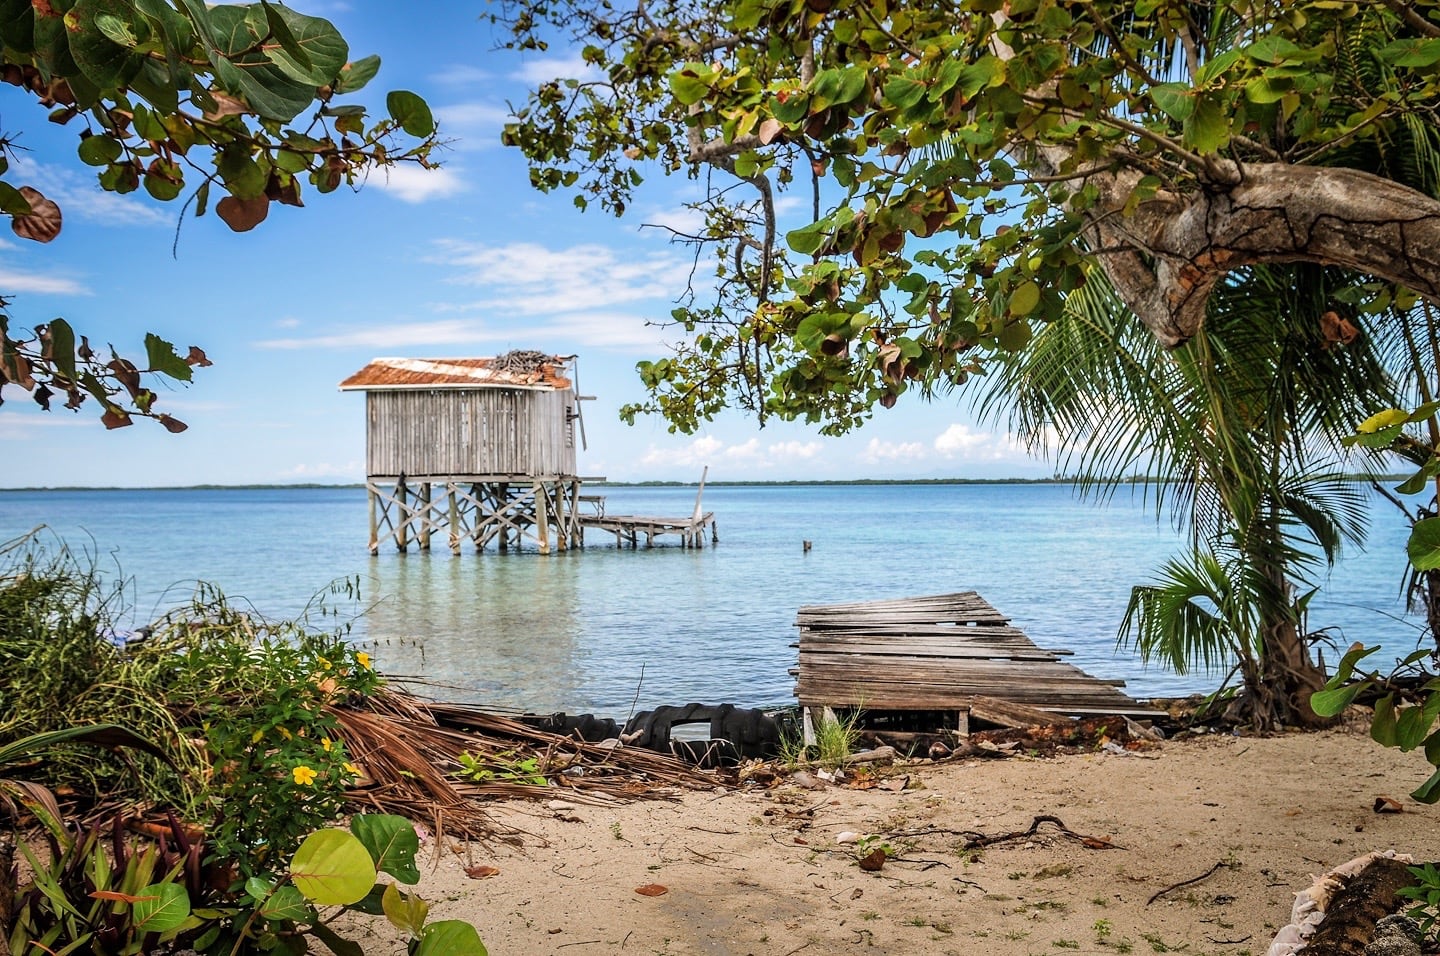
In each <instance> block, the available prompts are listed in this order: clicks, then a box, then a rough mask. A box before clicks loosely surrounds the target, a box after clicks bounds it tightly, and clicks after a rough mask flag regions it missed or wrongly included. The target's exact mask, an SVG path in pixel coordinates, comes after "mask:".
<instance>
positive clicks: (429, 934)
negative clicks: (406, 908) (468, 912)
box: [415, 919, 489, 956]
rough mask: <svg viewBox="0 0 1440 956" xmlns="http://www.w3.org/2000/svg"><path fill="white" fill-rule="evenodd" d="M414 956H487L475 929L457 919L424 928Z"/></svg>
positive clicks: (442, 921) (435, 923)
mask: <svg viewBox="0 0 1440 956" xmlns="http://www.w3.org/2000/svg"><path fill="white" fill-rule="evenodd" d="M415 956H489V954H488V952H487V950H486V949H485V944H484V943H482V942H481V941H480V934H479V933H477V932H476V931H475V927H473V926H471V925H470V924H469V923H466V922H464V921H462V920H458V919H442V920H439V921H437V922H434V923H431V924H430V925H429V926H427V927H425V934H424V935H423V936H421V937H420V946H419V947H418V948H417V949H416V950H415Z"/></svg>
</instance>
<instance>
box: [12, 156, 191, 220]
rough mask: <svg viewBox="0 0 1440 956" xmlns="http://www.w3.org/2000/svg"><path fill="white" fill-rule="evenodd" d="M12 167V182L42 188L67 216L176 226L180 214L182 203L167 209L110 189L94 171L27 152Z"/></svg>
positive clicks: (15, 158)
mask: <svg viewBox="0 0 1440 956" xmlns="http://www.w3.org/2000/svg"><path fill="white" fill-rule="evenodd" d="M10 169H11V174H10V176H9V177H8V178H9V180H10V181H11V182H13V183H16V184H21V185H29V186H34V187H35V188H36V189H38V190H40V192H42V193H44V194H45V196H46V198H48V199H51V200H53V201H54V202H55V203H56V205H58V206H59V207H60V212H61V214H62V215H63V216H65V218H66V219H69V218H71V217H75V216H78V217H79V218H81V219H89V220H93V221H96V222H101V223H106V224H109V225H121V226H173V225H174V224H175V219H176V217H177V216H179V214H180V204H179V203H173V204H171V208H170V209H169V210H168V211H167V210H166V209H165V208H163V207H161V206H158V205H151V204H148V203H146V202H145V201H143V200H139V199H133V198H130V197H128V196H119V195H116V194H115V193H109V192H106V191H105V190H103V189H101V188H100V184H99V183H98V182H96V180H95V178H94V177H93V175H90V174H83V173H79V172H75V171H73V170H69V169H62V168H59V167H55V166H46V165H42V164H40V163H37V162H35V161H34V160H33V159H30V158H29V157H26V156H16V157H14V158H13V159H12V160H11V162H10Z"/></svg>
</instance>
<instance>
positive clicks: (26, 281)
mask: <svg viewBox="0 0 1440 956" xmlns="http://www.w3.org/2000/svg"><path fill="white" fill-rule="evenodd" d="M0 290H3V292H4V294H5V295H12V294H18V293H22V292H29V293H34V294H36V295H94V294H95V293H94V291H93V290H91V289H89V288H86V287H85V286H84V285H82V284H81V283H79V282H77V281H76V280H74V279H71V278H67V277H65V276H56V275H48V276H47V275H37V274H36V273H33V272H17V271H15V270H14V269H5V268H0Z"/></svg>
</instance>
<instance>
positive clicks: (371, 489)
mask: <svg viewBox="0 0 1440 956" xmlns="http://www.w3.org/2000/svg"><path fill="white" fill-rule="evenodd" d="M375 494H376V492H375V483H374V482H373V481H367V482H365V496H366V498H368V499H369V501H370V553H371V554H379V553H380V538H379V519H378V518H377V517H376V516H375V505H376V501H375Z"/></svg>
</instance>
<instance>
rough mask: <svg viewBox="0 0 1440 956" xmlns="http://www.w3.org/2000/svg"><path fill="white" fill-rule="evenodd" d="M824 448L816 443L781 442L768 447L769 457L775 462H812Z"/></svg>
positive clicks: (819, 443)
mask: <svg viewBox="0 0 1440 956" xmlns="http://www.w3.org/2000/svg"><path fill="white" fill-rule="evenodd" d="M824 448H825V446H824V444H822V443H821V442H818V441H782V442H777V443H775V444H773V445H771V446H770V457H771V458H774V459H776V460H777V461H780V460H785V461H813V460H815V458H817V457H818V456H819V455H820V452H821V451H822V450H823V449H824Z"/></svg>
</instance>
